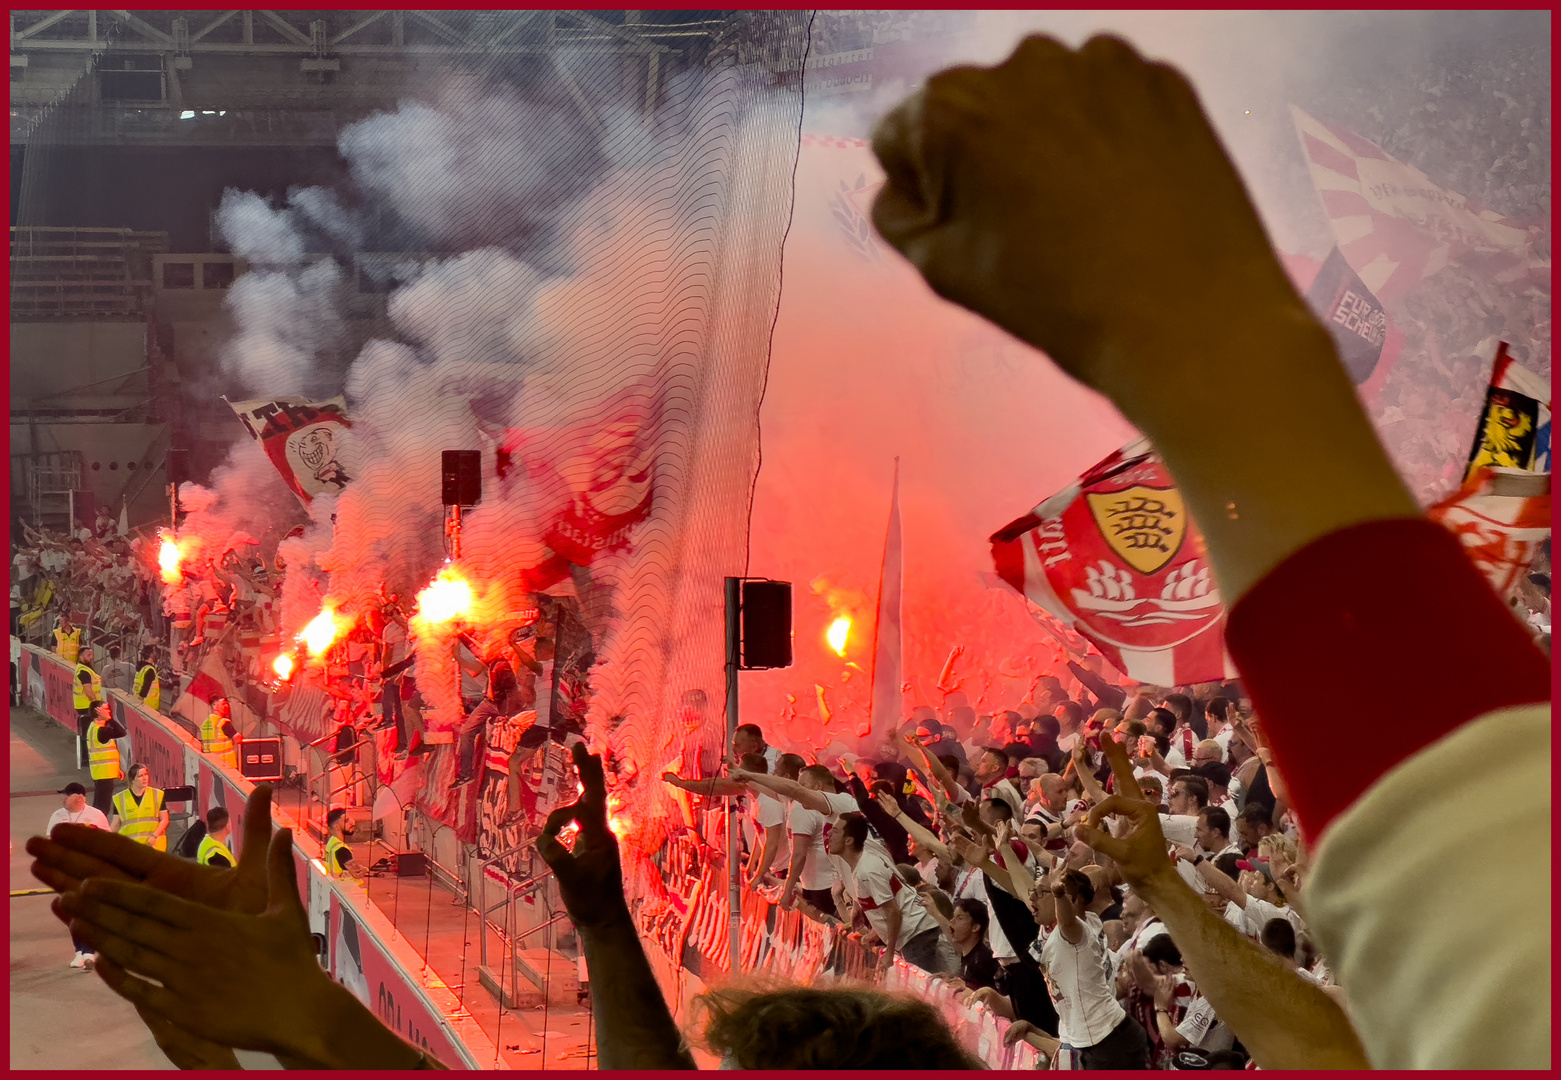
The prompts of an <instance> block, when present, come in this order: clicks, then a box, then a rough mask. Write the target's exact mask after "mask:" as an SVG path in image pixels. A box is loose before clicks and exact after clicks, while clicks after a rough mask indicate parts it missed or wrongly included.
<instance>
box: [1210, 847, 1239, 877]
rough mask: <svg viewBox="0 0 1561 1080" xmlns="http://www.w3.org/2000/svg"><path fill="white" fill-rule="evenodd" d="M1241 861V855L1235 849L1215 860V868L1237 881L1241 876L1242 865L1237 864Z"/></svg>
mask: <svg viewBox="0 0 1561 1080" xmlns="http://www.w3.org/2000/svg"><path fill="white" fill-rule="evenodd" d="M1240 861H1241V856H1240V855H1237V854H1236V853H1235V852H1234V851H1227V852H1226V853H1225V854H1223V855H1220V856H1219V857H1217V858H1216V859H1215V860H1214V868H1215V869H1216V870H1218V871H1219V872H1220V873H1222V874H1224V875H1225V876H1226V877H1228V878H1230V880H1232V881H1235V880H1236V879H1238V878H1239V877H1241V867H1239V866H1237V865H1236V864H1237V863H1238V862H1240Z"/></svg>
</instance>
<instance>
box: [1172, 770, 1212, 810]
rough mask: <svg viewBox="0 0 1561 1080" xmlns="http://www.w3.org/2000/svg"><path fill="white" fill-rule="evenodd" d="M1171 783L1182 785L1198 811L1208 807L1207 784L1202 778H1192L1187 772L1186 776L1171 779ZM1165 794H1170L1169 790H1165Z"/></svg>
mask: <svg viewBox="0 0 1561 1080" xmlns="http://www.w3.org/2000/svg"><path fill="white" fill-rule="evenodd" d="M1171 783H1173V784H1180V785H1182V787H1183V788H1185V789H1186V791H1187V794H1189V795H1191V796H1192V797H1193V799H1194V800H1195V801H1196V802H1197V804H1198V807H1199V809H1202V808H1203V807H1205V806H1208V805H1209V782H1208V781H1207V780H1205V779H1204V778H1203V777H1201V776H1194V775H1193V774H1192V773H1190V772H1189V773H1188V774H1187V775H1186V776H1173V777H1171ZM1166 793H1167V794H1169V793H1170V789H1169V788H1167V789H1166Z"/></svg>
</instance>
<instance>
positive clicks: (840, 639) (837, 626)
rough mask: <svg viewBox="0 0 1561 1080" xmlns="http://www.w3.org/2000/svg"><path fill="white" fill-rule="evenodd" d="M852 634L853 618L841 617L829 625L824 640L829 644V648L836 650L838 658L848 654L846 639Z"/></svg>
mask: <svg viewBox="0 0 1561 1080" xmlns="http://www.w3.org/2000/svg"><path fill="white" fill-rule="evenodd" d="M850 633H851V616H849V615H840V616H838V617H836V619H835V621H834V622H832V623H830V624H829V629H828V630H826V631H824V640H825V641H828V642H829V647H830V648H831V649H834V650H835V655H836V656H844V655H845V654H846V638H847V637H848V636H849V635H850Z"/></svg>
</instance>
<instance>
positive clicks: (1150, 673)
mask: <svg viewBox="0 0 1561 1080" xmlns="http://www.w3.org/2000/svg"><path fill="white" fill-rule="evenodd" d="M992 559H993V562H995V563H996V567H997V573H998V576H999V577H1001V578H1002V579H1003V580H1004V581H1005V582H1007V583H1008V584H1009V585H1011V586H1012V587H1013V588H1014V589H1016V590H1018V591H1019V592H1020V593H1021V594H1022V595H1024V596H1025V597H1027V598H1028V599H1029V600H1031V601H1033V602H1034V603H1035V604H1037V605H1039V606H1040V607H1041V608H1043V609H1045V610H1046V611H1047V612H1048V613H1050V614H1051V615H1053V616H1054V617H1055V618H1057V619H1058V620H1059V621H1061V622H1062V623H1063V624H1064V625H1065V626H1067V627H1068V628H1069V629H1070V630H1073V631H1076V632H1077V633H1079V634H1081V635H1083V636H1084V637H1085V638H1087V639H1088V640H1089V641H1090V642H1092V643H1093V644H1094V646H1095V647H1096V648H1097V649H1099V650H1100V651H1101V653H1102V654H1103V655H1104V656H1105V657H1106V659H1107V660H1108V661H1110V662H1111V664H1112V665H1113V666H1115V667H1116V668H1117V670H1118V671H1121V672H1122V673H1124V674H1125V675H1127V676H1128V678H1130V679H1134V680H1136V681H1138V682H1143V683H1152V684H1154V685H1156V686H1181V685H1185V684H1188V683H1195V682H1210V681H1213V680H1216V679H1224V678H1233V677H1234V676H1235V674H1236V670H1235V667H1234V666H1233V665H1232V664H1231V662H1230V657H1229V656H1227V655H1226V653H1225V609H1224V608H1223V607H1222V606H1221V604H1220V594H1219V589H1218V588H1216V586H1215V583H1214V578H1213V576H1212V573H1211V570H1210V567H1209V560H1208V556H1207V554H1206V552H1205V550H1204V543H1203V537H1202V535H1201V534H1200V533H1199V532H1198V529H1197V527H1196V526H1195V525H1194V524H1193V522H1192V519H1191V518H1190V517H1189V516H1188V514H1187V510H1186V507H1185V506H1184V505H1183V503H1182V496H1181V493H1180V492H1179V491H1177V490H1176V486H1175V484H1174V483H1172V481H1171V477H1170V474H1169V473H1168V472H1167V471H1166V469H1165V466H1164V465H1163V464H1162V463H1161V462H1160V459H1159V458H1158V457H1157V456H1156V455H1155V454H1154V453H1153V452H1152V451H1151V450H1150V448H1149V443H1148V440H1146V439H1138V440H1135V441H1134V442H1132V443H1129V444H1128V445H1127V446H1125V447H1123V448H1122V449H1121V450H1118V451H1117V452H1116V453H1114V454H1112V455H1111V456H1110V457H1108V458H1106V459H1105V460H1104V461H1102V462H1101V463H1100V464H1098V465H1096V466H1095V467H1094V468H1093V469H1090V470H1089V472H1087V473H1085V474H1084V475H1083V476H1082V477H1080V478H1079V479H1078V481H1076V482H1075V483H1073V484H1071V485H1069V486H1068V487H1067V488H1065V489H1064V490H1062V491H1060V492H1058V493H1057V494H1056V495H1053V496H1052V497H1051V498H1049V499H1047V500H1046V501H1045V502H1043V503H1041V504H1040V505H1039V506H1037V507H1036V508H1035V509H1034V510H1033V511H1031V512H1030V513H1028V514H1026V515H1025V516H1024V517H1022V518H1020V519H1019V520H1017V521H1015V522H1013V523H1012V524H1010V525H1008V526H1007V527H1006V528H1004V529H1002V530H1001V531H999V532H997V533H996V534H994V535H993V536H992Z"/></svg>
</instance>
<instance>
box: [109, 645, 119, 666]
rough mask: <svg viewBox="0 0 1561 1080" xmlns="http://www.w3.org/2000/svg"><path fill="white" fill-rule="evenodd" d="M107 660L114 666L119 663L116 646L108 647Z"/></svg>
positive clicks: (117, 647)
mask: <svg viewBox="0 0 1561 1080" xmlns="http://www.w3.org/2000/svg"><path fill="white" fill-rule="evenodd" d="M108 658H109V660H110V661H112V662H114V663H116V664H117V663H118V662H119V646H118V645H110V646H109V647H108Z"/></svg>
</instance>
